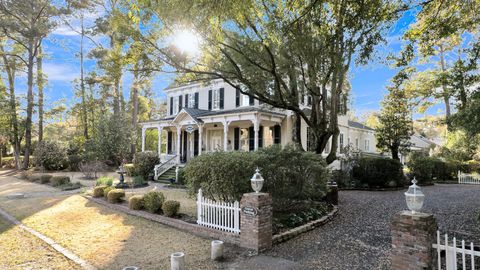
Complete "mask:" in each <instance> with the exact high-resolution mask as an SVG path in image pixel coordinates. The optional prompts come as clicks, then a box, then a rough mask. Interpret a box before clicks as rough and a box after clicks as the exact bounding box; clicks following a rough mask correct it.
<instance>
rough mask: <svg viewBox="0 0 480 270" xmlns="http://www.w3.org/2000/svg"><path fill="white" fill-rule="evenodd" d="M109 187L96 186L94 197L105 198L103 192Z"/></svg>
mask: <svg viewBox="0 0 480 270" xmlns="http://www.w3.org/2000/svg"><path fill="white" fill-rule="evenodd" d="M106 187H107V186H96V187H94V188H93V195H92V196H93V197H95V198H98V197H103V190H104V189H105V188H106Z"/></svg>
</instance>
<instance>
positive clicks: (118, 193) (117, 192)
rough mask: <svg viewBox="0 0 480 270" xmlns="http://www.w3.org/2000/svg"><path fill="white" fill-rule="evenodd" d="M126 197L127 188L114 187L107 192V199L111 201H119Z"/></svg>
mask: <svg viewBox="0 0 480 270" xmlns="http://www.w3.org/2000/svg"><path fill="white" fill-rule="evenodd" d="M124 197H125V190H123V189H116V188H114V189H112V190H110V191H109V192H108V193H107V200H108V202H109V203H119V202H121V201H122V198H124Z"/></svg>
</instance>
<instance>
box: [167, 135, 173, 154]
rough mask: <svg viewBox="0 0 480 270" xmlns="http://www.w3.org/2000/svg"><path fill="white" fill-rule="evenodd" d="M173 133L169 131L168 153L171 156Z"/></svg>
mask: <svg viewBox="0 0 480 270" xmlns="http://www.w3.org/2000/svg"><path fill="white" fill-rule="evenodd" d="M172 135H173V134H172V132H171V131H169V132H168V133H167V153H168V154H171V153H172Z"/></svg>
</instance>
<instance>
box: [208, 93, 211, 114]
mask: <svg viewBox="0 0 480 270" xmlns="http://www.w3.org/2000/svg"><path fill="white" fill-rule="evenodd" d="M208 110H209V111H211V110H212V90H208Z"/></svg>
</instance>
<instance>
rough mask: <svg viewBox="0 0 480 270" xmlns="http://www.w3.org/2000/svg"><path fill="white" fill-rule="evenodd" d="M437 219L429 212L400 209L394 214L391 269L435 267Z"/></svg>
mask: <svg viewBox="0 0 480 270" xmlns="http://www.w3.org/2000/svg"><path fill="white" fill-rule="evenodd" d="M437 229H438V226H437V221H436V219H435V217H434V216H433V215H431V214H425V213H415V214H412V213H411V212H410V211H402V212H399V213H397V214H395V216H394V218H393V221H392V227H391V234H392V268H391V269H393V270H420V269H421V270H423V269H436V267H437V254H436V250H435V249H434V248H433V247H432V244H433V243H435V242H436V236H437Z"/></svg>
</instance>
